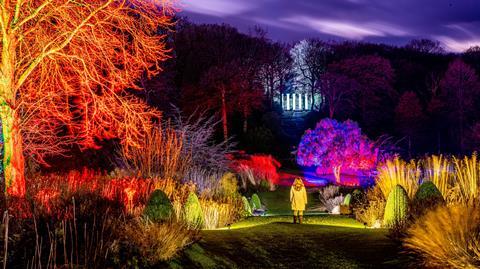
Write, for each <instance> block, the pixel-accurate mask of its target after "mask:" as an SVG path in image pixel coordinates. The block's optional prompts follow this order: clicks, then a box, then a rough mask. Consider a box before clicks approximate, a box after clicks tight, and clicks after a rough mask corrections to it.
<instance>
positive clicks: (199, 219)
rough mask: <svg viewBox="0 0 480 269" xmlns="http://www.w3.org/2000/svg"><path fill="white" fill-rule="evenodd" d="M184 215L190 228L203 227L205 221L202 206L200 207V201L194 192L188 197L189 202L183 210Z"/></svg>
mask: <svg viewBox="0 0 480 269" xmlns="http://www.w3.org/2000/svg"><path fill="white" fill-rule="evenodd" d="M183 213H184V215H183V218H184V220H185V223H186V224H187V226H188V227H190V228H201V227H203V224H204V223H205V219H204V217H203V210H202V206H201V205H200V201H199V200H198V197H197V195H196V194H195V193H194V192H191V193H190V194H189V195H188V198H187V201H186V202H185V206H184V208H183Z"/></svg>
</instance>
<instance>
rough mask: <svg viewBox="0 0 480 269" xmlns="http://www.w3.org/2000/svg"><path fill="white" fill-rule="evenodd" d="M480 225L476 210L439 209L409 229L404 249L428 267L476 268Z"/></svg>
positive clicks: (479, 213) (479, 263)
mask: <svg viewBox="0 0 480 269" xmlns="http://www.w3.org/2000/svg"><path fill="white" fill-rule="evenodd" d="M479 224H480V208H478V206H467V205H453V206H449V207H447V206H442V207H440V208H437V209H436V210H435V211H432V212H429V213H427V215H425V216H424V217H423V218H421V219H420V220H418V221H417V222H416V223H415V225H413V226H412V227H411V228H410V229H409V231H408V237H407V238H406V239H405V241H404V245H405V246H406V247H407V248H408V249H410V250H411V251H413V252H415V253H417V254H420V255H421V256H422V257H423V261H424V263H425V265H427V266H428V267H434V268H479V266H480V234H479V232H478V227H479Z"/></svg>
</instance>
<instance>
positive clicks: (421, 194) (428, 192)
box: [410, 181, 445, 218]
mask: <svg viewBox="0 0 480 269" xmlns="http://www.w3.org/2000/svg"><path fill="white" fill-rule="evenodd" d="M444 202H445V200H444V199H443V196H442V193H440V191H439V190H438V188H437V187H436V186H435V184H433V182H431V181H425V182H423V183H422V184H421V185H420V187H419V188H418V191H417V193H416V194H415V197H414V199H413V201H412V205H411V207H410V216H411V217H413V218H417V217H419V216H421V215H423V214H424V213H425V212H426V211H427V210H431V209H433V208H435V207H436V206H438V205H439V204H443V203H444Z"/></svg>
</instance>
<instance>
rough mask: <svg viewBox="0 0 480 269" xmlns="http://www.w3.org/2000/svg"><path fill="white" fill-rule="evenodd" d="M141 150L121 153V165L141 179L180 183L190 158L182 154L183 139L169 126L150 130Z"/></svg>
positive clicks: (141, 143) (139, 148)
mask: <svg viewBox="0 0 480 269" xmlns="http://www.w3.org/2000/svg"><path fill="white" fill-rule="evenodd" d="M139 145H140V147H138V148H133V149H130V150H129V151H128V154H127V152H125V151H124V150H121V151H120V152H119V155H120V157H121V159H122V164H123V165H124V166H126V167H127V169H128V170H129V171H131V172H133V173H135V174H136V175H139V176H142V177H144V178H152V177H158V178H163V179H175V180H180V179H181V178H182V177H183V175H184V173H185V172H184V171H185V170H186V169H187V168H188V166H189V160H190V158H189V157H190V156H188V155H187V156H186V155H184V154H182V153H183V141H182V137H181V136H180V135H179V134H177V132H176V131H175V130H173V129H171V128H170V127H166V128H163V127H162V126H157V127H155V128H153V129H152V130H150V132H148V133H147V134H146V136H145V138H144V139H142V141H140V142H139Z"/></svg>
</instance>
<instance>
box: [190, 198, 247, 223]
mask: <svg viewBox="0 0 480 269" xmlns="http://www.w3.org/2000/svg"><path fill="white" fill-rule="evenodd" d="M200 204H201V205H202V211H203V216H204V219H205V229H208V230H213V229H217V228H222V227H225V226H227V225H229V224H232V223H233V222H234V221H235V220H237V219H238V218H239V217H240V216H242V213H243V206H242V201H241V200H240V199H235V200H224V201H223V202H218V201H214V200H212V199H200Z"/></svg>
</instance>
